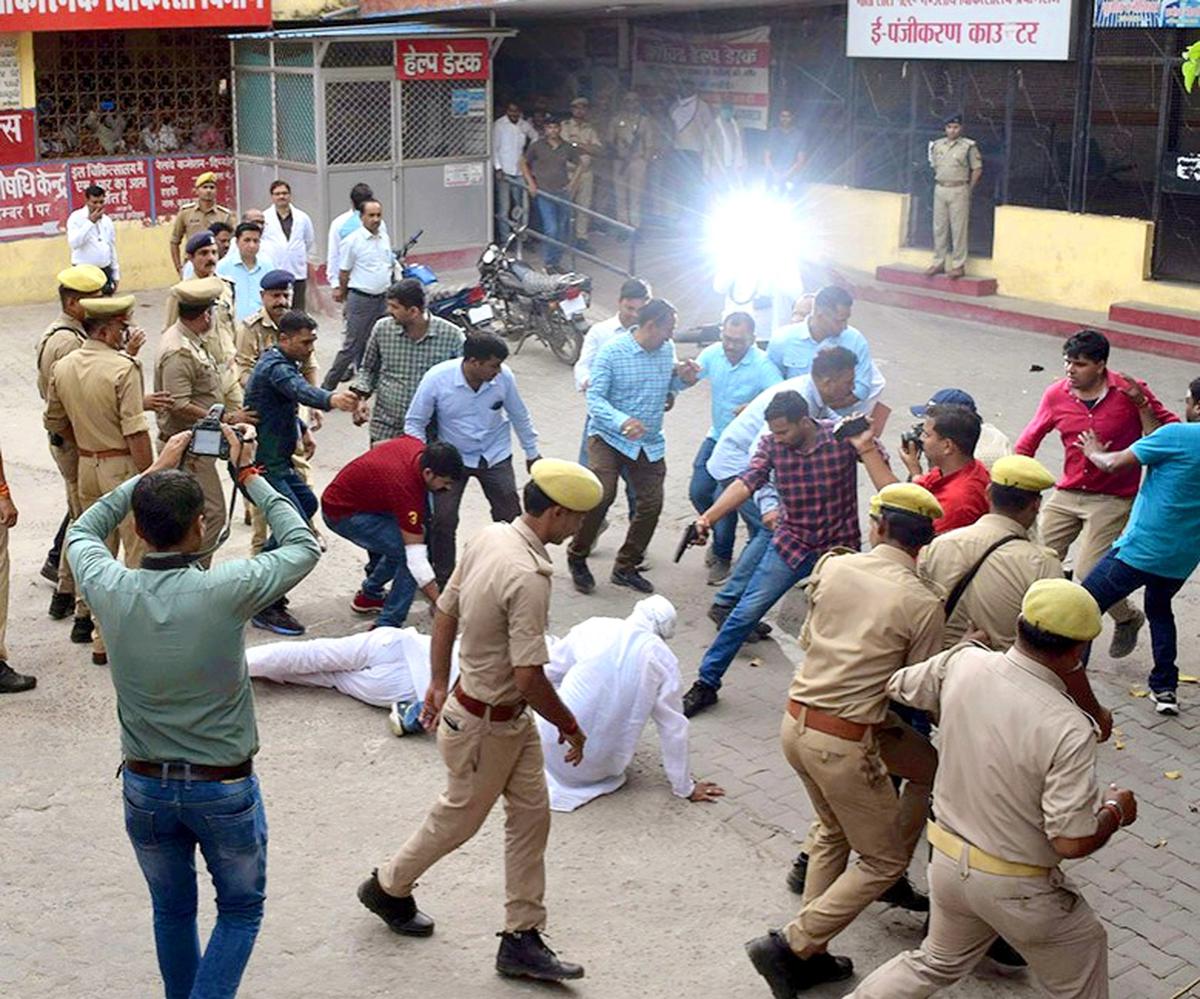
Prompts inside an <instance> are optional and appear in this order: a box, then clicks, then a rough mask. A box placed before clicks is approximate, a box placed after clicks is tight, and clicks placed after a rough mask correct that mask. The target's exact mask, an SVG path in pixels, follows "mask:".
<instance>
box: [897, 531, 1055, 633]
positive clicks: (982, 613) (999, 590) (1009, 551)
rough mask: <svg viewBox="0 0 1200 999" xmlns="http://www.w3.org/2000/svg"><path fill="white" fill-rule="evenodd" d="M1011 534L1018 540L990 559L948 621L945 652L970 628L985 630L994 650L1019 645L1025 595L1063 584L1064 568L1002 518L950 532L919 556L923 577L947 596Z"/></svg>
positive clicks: (1025, 533)
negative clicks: (1048, 582) (1050, 583)
mask: <svg viewBox="0 0 1200 999" xmlns="http://www.w3.org/2000/svg"><path fill="white" fill-rule="evenodd" d="M1010 534H1015V535H1017V537H1018V538H1020V540H1019V541H1010V542H1008V543H1007V544H1005V545H1002V546H1001V547H999V548H997V549H996V550H995V551H994V552H992V554H991V555H989V556H988V557H987V561H986V562H984V563H983V565H982V566H981V567H980V569H979V572H977V573H976V574H975V578H974V579H972V580H971V583H970V585H969V586H967V588H966V590H964V591H963V595H962V597H961V598H960V599H959V601H958V604H957V605H956V606H955V608H954V612H953V613H952V614H951V615H950V617H949V618H948V619H947V621H946V631H945V635H944V636H943V638H942V648H946V649H948V648H950V646H952V645H955V644H957V643H958V642H959V641H960V640H961V639H962V637H963V635H965V634H966V633H967V632H968V631H970V630H971V629H972V628H982V629H983V630H984V631H986V632H987V634H988V639H989V644H990V645H992V646H993V647H994V648H997V649H1001V650H1003V649H1007V648H1008V647H1009V646H1011V645H1012V644H1013V643H1014V642H1015V641H1016V640H1017V616H1018V615H1019V614H1020V613H1021V601H1022V600H1023V599H1024V598H1025V591H1026V590H1028V589H1029V587H1030V586H1031V585H1033V583H1035V582H1036V581H1037V580H1039V579H1061V578H1062V574H1063V568H1062V563H1061V562H1060V561H1059V560H1058V558H1057V556H1055V554H1054V552H1052V551H1051V550H1050V549H1049V548H1042V547H1041V546H1040V545H1035V544H1034V543H1033V542H1031V541H1029V540H1028V536H1029V532H1028V531H1027V530H1026V529H1025V528H1024V527H1022V526H1021V525H1020V524H1018V523H1017V522H1016V521H1015V520H1010V519H1009V518H1008V517H1005V516H1002V515H1001V514H998V513H986V514H984V515H983V516H982V517H980V518H979V519H978V520H977V521H975V523H974V524H972V525H971V526H970V527H960V528H958V529H957V530H954V531H948V532H947V533H945V534H943V535H941V536H939V537H936V538H934V539H933V542H932V543H931V544H929V545H928V546H926V547H925V548H924V549H923V550H922V551H921V556H920V559H919V564H920V568H921V571H922V572H923V573H924V574H925V575H926V576H928V577H929V578H930V579H932V580H933V581H934V582H935V583H937V584H939V585H940V586H941V587H942V589H944V590H945V591H946V593H949V592H950V591H951V590H952V589H954V587H955V586H956V585H957V583H958V581H959V580H960V579H962V578H963V576H964V575H966V573H968V572H970V571H971V567H972V566H974V565H975V563H976V562H978V561H979V559H980V558H981V557H982V556H983V553H984V552H985V551H987V550H988V548H990V547H991V546H992V545H994V544H995V543H996V542H997V541H999V540H1000V539H1001V538H1003V537H1006V536H1007V535H1010Z"/></svg>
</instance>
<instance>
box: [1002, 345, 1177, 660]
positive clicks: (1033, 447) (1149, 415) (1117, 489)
mask: <svg viewBox="0 0 1200 999" xmlns="http://www.w3.org/2000/svg"><path fill="white" fill-rule="evenodd" d="M1063 366H1064V367H1065V369H1066V377H1065V378H1062V379H1059V380H1058V381H1056V382H1054V384H1052V385H1051V386H1050V387H1049V388H1048V389H1046V393H1045V395H1043V396H1042V401H1041V403H1040V404H1039V405H1038V408H1037V412H1036V413H1035V414H1034V416H1033V419H1032V420H1030V421H1029V425H1028V426H1027V427H1026V428H1025V429H1024V431H1022V433H1021V436H1020V437H1019V438H1018V439H1017V443H1016V447H1015V450H1016V452H1017V454H1027V455H1029V456H1030V457H1033V456H1034V455H1036V454H1037V449H1038V445H1039V444H1041V442H1042V440H1043V438H1045V437H1046V435H1047V434H1049V433H1050V432H1051V431H1052V430H1057V431H1058V434H1059V437H1060V438H1061V439H1062V445H1063V451H1064V452H1065V453H1066V458H1065V460H1064V461H1063V474H1062V477H1061V478H1060V479H1059V480H1058V482H1057V483H1056V484H1055V487H1054V492H1053V493H1052V494H1051V496H1050V498H1049V499H1048V500H1047V501H1046V502H1045V503H1043V504H1042V514H1041V520H1040V522H1039V525H1038V528H1039V532H1040V534H1041V540H1042V544H1044V545H1045V546H1046V547H1047V548H1052V549H1053V550H1054V553H1055V554H1056V555H1057V556H1058V558H1059V560H1060V561H1061V560H1063V559H1065V558H1066V557H1067V549H1068V548H1070V547H1071V544H1072V542H1074V541H1075V540H1076V539H1078V540H1079V545H1078V547H1077V548H1076V551H1075V578H1076V579H1086V578H1087V576H1088V573H1089V572H1091V571H1092V568H1093V567H1094V566H1095V565H1096V563H1098V562H1099V561H1100V559H1101V558H1103V557H1104V555H1105V553H1106V552H1107V551H1108V549H1109V548H1110V547H1111V546H1112V543H1113V542H1114V541H1116V540H1117V537H1118V536H1119V535H1120V533H1121V531H1122V530H1124V528H1125V521H1126V520H1128V519H1129V511H1130V509H1131V508H1132V507H1133V498H1134V496H1135V495H1137V491H1138V486H1139V484H1140V483H1141V478H1142V470H1141V467H1140V466H1138V465H1133V466H1130V467H1126V468H1121V469H1118V470H1116V471H1112V472H1106V471H1102V470H1101V469H1100V468H1098V467H1097V466H1095V465H1093V464H1092V463H1091V462H1089V461H1088V460H1087V458H1086V456H1085V455H1084V453H1083V451H1082V450H1080V448H1078V447H1076V443H1075V442H1076V441H1078V440H1079V435H1080V434H1082V433H1083V432H1084V431H1085V430H1090V431H1092V432H1093V433H1094V434H1095V435H1096V436H1097V437H1098V438H1099V439H1100V441H1102V442H1103V446H1104V449H1105V450H1106V451H1124V450H1125V449H1126V448H1127V447H1129V446H1130V445H1131V444H1132V443H1133V442H1134V441H1136V440H1137V439H1138V438H1140V437H1143V436H1145V435H1146V434H1148V433H1151V432H1152V431H1153V430H1155V429H1157V428H1158V427H1159V426H1161V425H1162V424H1164V423H1178V422H1179V418H1178V417H1177V416H1176V415H1175V414H1174V413H1172V412H1171V411H1170V410H1168V409H1166V408H1165V407H1164V406H1163V404H1162V403H1161V402H1159V401H1158V399H1157V398H1155V396H1154V393H1153V392H1151V391H1150V389H1149V387H1148V386H1147V385H1146V384H1145V382H1139V381H1137V380H1135V379H1133V378H1130V377H1129V376H1128V375H1124V374H1120V373H1118V372H1116V371H1110V370H1109V368H1108V338H1107V337H1105V336H1104V335H1103V334H1102V333H1098V332H1096V331H1095V330H1080V331H1079V332H1078V333H1076V334H1075V335H1074V336H1073V337H1071V338H1070V339H1069V340H1067V342H1066V343H1065V344H1064V345H1063ZM1108 613H1109V614H1110V615H1112V618H1113V620H1114V621H1115V622H1116V628H1115V629H1113V637H1112V644H1111V645H1110V646H1109V649H1108V654H1109V655H1110V656H1112V657H1113V658H1114V659H1120V658H1122V657H1124V656H1127V655H1129V653H1131V652H1132V651H1133V650H1134V648H1135V647H1136V646H1137V636H1138V632H1139V631H1140V630H1141V627H1142V625H1143V624H1145V622H1146V618H1145V615H1144V614H1142V612H1141V611H1139V610H1137V609H1135V608H1134V607H1133V606H1132V605H1131V604H1130V603H1129V601H1128V600H1120V601H1118V602H1117V603H1115V604H1113V605H1112V606H1111V607H1110V608H1109V609H1108Z"/></svg>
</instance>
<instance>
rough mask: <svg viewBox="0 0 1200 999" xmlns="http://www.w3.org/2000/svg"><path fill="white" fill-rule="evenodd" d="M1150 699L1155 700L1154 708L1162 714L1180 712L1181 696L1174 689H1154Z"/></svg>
mask: <svg viewBox="0 0 1200 999" xmlns="http://www.w3.org/2000/svg"><path fill="white" fill-rule="evenodd" d="M1150 700H1152V701H1153V702H1154V710H1155V711H1157V712H1158V713H1159V714H1160V715H1177V714H1179V698H1178V697H1176V696H1175V691H1173V690H1152V691H1150Z"/></svg>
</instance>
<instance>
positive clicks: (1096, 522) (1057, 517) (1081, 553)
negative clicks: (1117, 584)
mask: <svg viewBox="0 0 1200 999" xmlns="http://www.w3.org/2000/svg"><path fill="white" fill-rule="evenodd" d="M1131 509H1133V500H1132V499H1126V498H1124V497H1121V496H1107V495H1105V494H1104V493H1085V492H1081V491H1080V490H1077V489H1055V490H1054V492H1052V493H1051V494H1050V498H1049V499H1048V500H1047V501H1046V502H1045V503H1043V504H1042V515H1041V519H1040V520H1039V521H1038V533H1039V534H1040V535H1041V538H1042V544H1044V545H1045V546H1046V547H1047V548H1052V549H1054V554H1056V555H1057V556H1058V559H1059V561H1060V562H1061V561H1062V560H1063V559H1065V558H1066V557H1067V549H1068V548H1070V547H1071V544H1072V542H1074V541H1075V540H1076V539H1078V540H1079V545H1078V547H1077V548H1076V549H1075V581H1076V582H1079V583H1082V582H1083V581H1084V580H1085V579H1087V576H1088V573H1089V572H1091V571H1092V569H1094V568H1095V566H1096V563H1097V562H1099V561H1100V560H1101V559H1102V558H1104V556H1105V554H1107V552H1108V550H1109V548H1111V547H1112V543H1113V542H1114V541H1116V540H1117V538H1118V537H1120V534H1121V532H1122V531H1123V530H1125V522H1126V521H1127V520H1128V519H1129V511H1130V510H1131ZM1108 613H1109V614H1110V615H1111V617H1112V619H1113V620H1114V621H1117V622H1121V621H1128V620H1130V619H1131V618H1134V617H1136V616H1137V611H1136V610H1135V609H1134V607H1133V605H1132V604H1131V603H1130V602H1129V601H1128V600H1124V599H1122V600H1119V601H1117V603H1115V604H1113V605H1112V606H1111V607H1110V608H1109V609H1108Z"/></svg>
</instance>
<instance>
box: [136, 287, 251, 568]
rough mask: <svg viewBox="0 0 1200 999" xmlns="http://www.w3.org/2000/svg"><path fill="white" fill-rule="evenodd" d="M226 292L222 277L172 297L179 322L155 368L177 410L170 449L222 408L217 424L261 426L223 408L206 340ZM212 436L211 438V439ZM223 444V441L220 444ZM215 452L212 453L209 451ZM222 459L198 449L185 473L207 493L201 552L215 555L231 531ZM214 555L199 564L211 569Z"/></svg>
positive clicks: (166, 432)
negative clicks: (219, 540)
mask: <svg viewBox="0 0 1200 999" xmlns="http://www.w3.org/2000/svg"><path fill="white" fill-rule="evenodd" d="M224 290H225V282H224V281H222V280H221V279H220V278H219V277H206V278H194V279H193V280H191V281H180V282H179V283H178V284H176V285H175V286H174V287H173V288H172V289H171V292H172V293H173V295H174V297H175V301H176V302H177V303H178V309H179V318H178V319H177V320H176V321H175V323H174V324H173V325H172V326H170V327H169V328H168V329H167V331H166V332H165V333H163V338H162V343H161V344H160V345H159V348H158V363H157V364H156V365H155V367H154V389H155V391H158V392H167V393H169V394H170V396H171V408H170V409H168V410H166V411H165V412H162V413H159V414H158V436H159V441H160V443H162V444H165V443H166V442H167V440H168V439H169V438H171V437H173V436H174V435H175V434H177V433H179V432H181V431H183V430H188V429H190V428H191V427H192V425H193V424H195V423H196V422H197V421H198V420H204V419H206V418H207V417H208V416H209V413H210V412H211V411H212V410H213V407H214V406H219V407H221V409H219V410H217V412H216V414H215V415H214V419H215V420H219V421H221V422H225V423H248V424H249V423H257V422H258V414H257V413H255V412H254V411H253V410H248V409H241V410H238V411H237V412H233V413H226V412H224V407H223V406H222V401H223V399H224V390H223V387H222V370H221V366H220V365H219V364H218V362H217V360H216V359H215V358H214V357H213V356H212V354H211V353H210V352H209V350H208V347H206V346H205V343H204V338H205V335H206V334H207V333H208V331H209V328H210V327H211V326H212V318H213V305H214V304H215V303H216V302H217V300H218V299H220V297H221V294H222V292H223V291H224ZM211 436H212V435H211V434H210V435H209V437H211ZM217 441H218V442H219V437H218V438H217ZM207 450H208V451H212V448H208V449H207ZM216 459H217V455H216V454H215V453H212V454H209V453H203V452H202V451H197V449H196V448H195V447H193V448H191V449H190V452H189V454H188V455H187V457H186V458H185V459H184V463H183V466H182V467H183V468H184V469H185V470H186V471H188V472H191V474H192V475H194V476H195V478H196V481H197V482H198V483H199V484H200V488H201V490H203V492H204V538H203V542H202V545H201V547H202V548H204V549H205V550H206V551H207V550H208V549H211V548H212V547H213V546H214V545H215V544H216V542H217V538H218V537H219V536H220V534H221V529H222V528H223V527H224V526H225V492H224V490H223V489H222V488H221V479H220V476H219V475H218V474H217V464H216ZM211 563H212V553H211V551H209V552H208V554H206V555H205V556H204V557H203V558H202V559H200V562H199V564H200V565H201V566H202V567H203V568H206V569H207V568H208V566H209V565H210V564H211Z"/></svg>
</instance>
